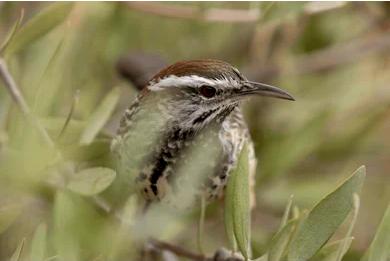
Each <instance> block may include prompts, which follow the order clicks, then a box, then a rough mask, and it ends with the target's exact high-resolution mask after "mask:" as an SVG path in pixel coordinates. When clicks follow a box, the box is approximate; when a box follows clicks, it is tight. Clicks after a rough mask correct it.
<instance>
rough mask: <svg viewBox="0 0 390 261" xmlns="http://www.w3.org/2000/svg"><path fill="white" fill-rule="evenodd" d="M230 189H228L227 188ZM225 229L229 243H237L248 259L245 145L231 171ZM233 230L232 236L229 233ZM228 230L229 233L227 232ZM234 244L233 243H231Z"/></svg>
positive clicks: (248, 234) (248, 213)
mask: <svg viewBox="0 0 390 261" xmlns="http://www.w3.org/2000/svg"><path fill="white" fill-rule="evenodd" d="M229 187H230V188H229ZM227 190H228V191H227V197H228V198H227V199H226V200H227V203H226V209H225V227H226V230H227V233H228V238H229V240H230V242H231V243H232V242H234V239H235V240H236V242H237V246H238V248H239V249H240V251H241V253H242V255H243V256H244V257H245V258H246V259H249V258H250V245H249V244H250V203H249V197H250V192H249V159H248V146H247V145H246V144H245V145H244V147H243V149H242V151H241V153H240V157H239V159H238V162H237V166H236V168H235V169H234V170H233V171H232V173H231V177H230V181H229V185H228V188H227ZM232 228H233V231H234V235H232V234H231V233H232V232H231V229H232ZM229 230H230V231H229ZM233 244H234V243H233Z"/></svg>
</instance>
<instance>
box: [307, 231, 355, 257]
mask: <svg viewBox="0 0 390 261" xmlns="http://www.w3.org/2000/svg"><path fill="white" fill-rule="evenodd" d="M352 240H353V237H346V238H344V239H341V240H337V241H334V242H331V243H329V244H327V245H325V246H324V247H323V248H321V250H320V251H318V253H317V254H315V255H314V256H313V257H312V258H311V259H310V261H335V260H337V258H338V255H339V249H340V248H343V247H345V248H344V252H343V253H342V255H344V254H345V253H346V250H347V249H348V248H349V247H350V245H351V243H352Z"/></svg>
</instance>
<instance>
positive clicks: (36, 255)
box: [30, 223, 47, 261]
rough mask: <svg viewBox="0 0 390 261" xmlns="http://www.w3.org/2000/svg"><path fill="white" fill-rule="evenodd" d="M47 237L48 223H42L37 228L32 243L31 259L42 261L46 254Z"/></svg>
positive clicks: (32, 260)
mask: <svg viewBox="0 0 390 261" xmlns="http://www.w3.org/2000/svg"><path fill="white" fill-rule="evenodd" d="M46 237H47V227H46V224H44V223H42V224H40V225H39V226H38V228H37V229H36V230H35V233H34V236H33V239H32V243H31V253H30V260H31V261H42V260H44V259H45V256H46Z"/></svg>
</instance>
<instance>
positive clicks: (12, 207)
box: [0, 202, 22, 234]
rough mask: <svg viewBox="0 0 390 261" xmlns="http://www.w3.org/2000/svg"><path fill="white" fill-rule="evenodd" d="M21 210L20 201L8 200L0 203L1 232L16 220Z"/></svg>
mask: <svg viewBox="0 0 390 261" xmlns="http://www.w3.org/2000/svg"><path fill="white" fill-rule="evenodd" d="M21 210H22V206H21V204H20V203H15V202H8V203H2V204H1V205H0V234H1V233H2V232H3V231H4V230H6V229H7V228H8V227H9V226H10V225H11V224H12V223H13V222H14V221H15V219H16V218H17V217H18V216H19V214H20V212H21Z"/></svg>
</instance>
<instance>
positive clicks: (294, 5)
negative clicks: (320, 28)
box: [263, 2, 306, 22]
mask: <svg viewBox="0 0 390 261" xmlns="http://www.w3.org/2000/svg"><path fill="white" fill-rule="evenodd" d="M305 4H306V2H289V3H288V4H287V3H282V2H274V4H273V5H272V6H269V7H268V8H267V9H266V12H265V13H264V18H263V21H264V22H284V21H286V20H287V19H293V18H295V17H298V15H299V14H302V13H303V12H304V8H305Z"/></svg>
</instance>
